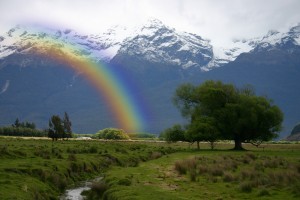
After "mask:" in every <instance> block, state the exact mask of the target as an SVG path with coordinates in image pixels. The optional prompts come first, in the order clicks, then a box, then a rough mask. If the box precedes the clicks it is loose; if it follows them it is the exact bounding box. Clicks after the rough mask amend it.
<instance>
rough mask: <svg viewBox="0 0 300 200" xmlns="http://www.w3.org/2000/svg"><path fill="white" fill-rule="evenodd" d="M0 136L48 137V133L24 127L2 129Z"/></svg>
mask: <svg viewBox="0 0 300 200" xmlns="http://www.w3.org/2000/svg"><path fill="white" fill-rule="evenodd" d="M0 135H2V136H24V137H46V136H47V132H46V131H42V130H37V129H31V128H23V127H19V128H16V127H12V126H8V127H0Z"/></svg>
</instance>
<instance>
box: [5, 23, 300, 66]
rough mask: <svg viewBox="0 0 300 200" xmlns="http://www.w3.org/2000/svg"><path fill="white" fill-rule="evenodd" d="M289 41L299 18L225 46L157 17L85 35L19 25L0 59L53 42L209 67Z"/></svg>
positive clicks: (298, 39)
mask: <svg viewBox="0 0 300 200" xmlns="http://www.w3.org/2000/svg"><path fill="white" fill-rule="evenodd" d="M289 42H291V43H293V44H296V45H299V44H300V24H298V25H297V26H294V27H292V28H291V29H290V30H289V31H288V32H285V33H280V32H278V31H269V32H268V33H267V34H266V35H265V36H264V37H262V38H253V39H242V40H234V41H233V42H232V45H230V47H213V46H212V45H211V43H210V41H209V40H208V39H203V38H202V37H201V36H199V35H196V34H192V33H187V32H181V31H177V30H175V29H173V28H170V27H168V26H166V25H164V24H163V23H162V22H161V21H159V20H157V19H151V20H148V21H147V22H146V23H145V24H143V25H140V26H137V27H134V28H128V27H123V26H113V27H111V28H110V29H108V30H107V31H105V32H103V33H100V34H90V35H84V34H80V33H78V32H76V31H74V30H71V29H64V30H60V29H54V28H49V27H42V26H21V25H19V26H16V27H14V28H12V29H10V30H9V31H8V32H7V34H6V35H4V36H0V59H1V58H4V57H6V56H8V55H11V54H13V53H26V52H27V53H28V52H30V51H39V52H41V53H43V52H44V53H45V52H47V49H49V48H56V49H59V50H60V51H61V52H63V53H65V54H69V56H74V57H77V58H79V59H82V58H84V59H86V58H88V59H92V60H94V61H105V62H110V61H111V60H112V59H113V58H114V57H115V56H116V55H119V54H121V55H124V56H134V57H137V58H138V59H140V60H147V61H150V62H154V63H165V64H167V65H174V66H180V67H181V68H183V69H187V68H190V67H199V68H201V69H202V71H209V70H211V69H213V68H216V67H220V66H223V65H225V64H227V63H229V62H232V61H234V60H235V59H236V58H237V57H238V56H239V55H241V54H242V53H248V52H251V51H254V50H259V49H261V50H262V49H266V48H276V47H278V46H282V45H286V44H288V43H289ZM37 46H38V48H37Z"/></svg>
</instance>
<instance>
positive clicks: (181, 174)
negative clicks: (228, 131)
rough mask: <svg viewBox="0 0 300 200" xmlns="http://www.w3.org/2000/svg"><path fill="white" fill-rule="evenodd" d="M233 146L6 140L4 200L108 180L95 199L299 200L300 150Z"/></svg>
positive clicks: (0, 150)
mask: <svg viewBox="0 0 300 200" xmlns="http://www.w3.org/2000/svg"><path fill="white" fill-rule="evenodd" d="M232 147H233V145H232V144H230V143H218V144H217V146H216V150H210V149H209V148H210V147H209V145H208V144H204V143H202V144H201V150H200V151H196V150H195V148H196V147H195V146H190V145H188V144H186V143H176V144H167V143H163V142H141V141H139V142H112V141H111V142H107V141H97V140H88V141H76V140H72V141H58V142H54V143H52V142H51V141H50V140H34V139H20V138H4V137H1V138H0V160H1V162H0V197H1V199H58V198H59V196H60V195H61V194H62V193H63V191H65V189H66V188H69V187H72V186H74V185H75V184H76V183H78V182H79V181H81V180H87V179H93V178H94V177H99V176H104V182H100V183H95V184H93V187H92V190H91V192H90V193H88V196H89V197H90V198H91V199H99V196H103V197H104V198H105V199H229V198H230V199H256V198H259V199H299V197H300V192H299V191H300V144H264V148H255V147H252V146H249V145H245V148H246V149H247V150H248V151H242V152H235V151H231V150H228V149H230V148H232ZM103 193H104V194H103Z"/></svg>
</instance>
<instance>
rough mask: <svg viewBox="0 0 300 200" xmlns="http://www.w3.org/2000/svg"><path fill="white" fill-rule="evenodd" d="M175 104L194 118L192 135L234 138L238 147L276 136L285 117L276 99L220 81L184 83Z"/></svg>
mask: <svg viewBox="0 0 300 200" xmlns="http://www.w3.org/2000/svg"><path fill="white" fill-rule="evenodd" d="M174 103H175V105H176V106H177V107H178V108H179V109H180V111H181V113H182V115H183V116H184V117H187V118H189V119H190V125H189V127H190V129H189V131H187V134H188V135H189V136H190V137H192V138H195V136H196V137H198V140H203V138H205V137H208V136H209V137H211V138H215V137H218V138H220V139H230V140H234V142H235V149H242V143H243V142H253V141H267V140H270V139H272V138H275V137H276V136H277V132H278V131H280V129H281V123H282V120H283V114H282V112H281V110H280V109H279V108H278V107H277V106H276V105H274V104H273V102H272V100H270V99H268V98H266V97H261V96H256V95H255V92H254V90H253V88H251V87H249V86H245V87H244V88H241V89H238V88H236V87H235V86H234V85H232V84H224V83H222V82H220V81H206V82H204V83H203V84H201V85H199V86H193V85H191V84H184V85H181V86H180V87H179V88H177V90H176V93H175V97H174ZM219 133H220V136H219V135H218V134H219ZM193 135H194V136H193Z"/></svg>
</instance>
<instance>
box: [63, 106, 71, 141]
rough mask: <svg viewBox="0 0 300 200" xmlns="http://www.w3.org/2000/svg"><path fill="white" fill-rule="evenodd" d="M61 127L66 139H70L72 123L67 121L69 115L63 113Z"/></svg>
mask: <svg viewBox="0 0 300 200" xmlns="http://www.w3.org/2000/svg"><path fill="white" fill-rule="evenodd" d="M63 126H64V132H65V137H66V138H71V137H72V128H71V127H72V122H71V121H70V119H69V115H68V113H67V112H65V115H64V119H63Z"/></svg>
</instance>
